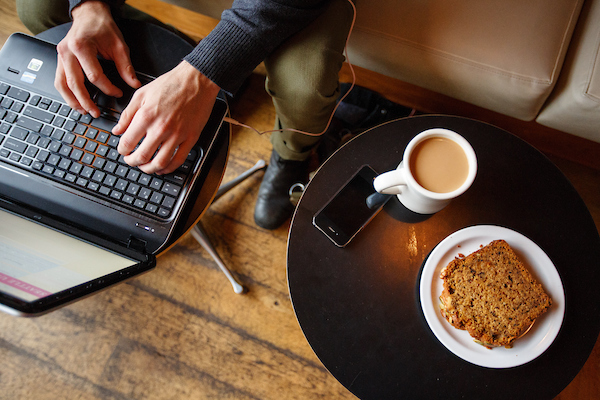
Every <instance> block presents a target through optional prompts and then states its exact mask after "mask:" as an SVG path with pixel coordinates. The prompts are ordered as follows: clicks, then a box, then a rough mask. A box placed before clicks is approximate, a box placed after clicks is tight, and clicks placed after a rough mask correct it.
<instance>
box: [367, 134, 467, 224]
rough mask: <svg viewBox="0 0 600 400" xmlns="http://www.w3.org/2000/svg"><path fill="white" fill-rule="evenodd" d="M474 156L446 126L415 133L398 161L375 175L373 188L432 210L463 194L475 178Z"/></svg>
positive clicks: (422, 209) (412, 206)
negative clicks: (383, 171) (391, 168)
mask: <svg viewBox="0 0 600 400" xmlns="http://www.w3.org/2000/svg"><path fill="white" fill-rule="evenodd" d="M476 174H477V157H476V156H475V151H474V150H473V147H471V145H470V144H469V142H467V140H466V139H465V138H463V137H462V136H460V135H459V134H458V133H456V132H453V131H451V130H448V129H442V128H434V129H429V130H426V131H424V132H421V133H419V134H418V135H417V136H415V137H414V138H413V139H412V140H411V141H410V142H409V143H408V145H407V146H406V149H405V150H404V155H403V158H402V162H401V163H400V165H398V168H396V169H395V170H393V171H388V172H385V173H383V174H381V175H379V176H377V177H376V178H375V181H374V182H373V185H374V186H375V190H377V191H378V192H379V193H384V194H395V195H397V197H398V200H400V202H401V203H402V204H403V205H404V206H405V207H406V208H408V209H409V210H411V211H413V212H416V213H419V214H434V213H436V212H438V211H440V210H441V209H443V208H444V207H446V205H448V203H450V201H451V200H452V199H454V198H456V197H458V196H460V195H461V194H463V193H464V192H465V191H466V190H467V189H468V188H469V187H470V186H471V184H472V183H473V181H474V180H475V175H476Z"/></svg>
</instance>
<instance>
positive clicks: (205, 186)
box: [37, 19, 231, 253]
mask: <svg viewBox="0 0 600 400" xmlns="http://www.w3.org/2000/svg"><path fill="white" fill-rule="evenodd" d="M117 24H118V26H119V29H120V30H121V32H122V34H123V38H124V39H125V42H126V43H127V45H128V46H129V49H130V57H131V62H132V63H133V66H134V69H135V70H136V71H139V72H143V73H146V74H148V75H150V76H155V77H156V76H160V75H162V74H164V73H166V72H168V71H170V70H171V69H173V68H174V67H176V66H177V64H179V63H180V62H181V60H182V59H183V57H185V56H186V55H187V54H189V53H190V52H191V51H192V49H193V48H194V46H193V44H192V42H191V39H189V40H186V39H185V38H183V37H181V36H178V35H176V34H175V33H173V32H171V31H169V30H167V29H165V28H163V27H160V26H158V25H154V24H151V23H148V22H143V21H136V20H126V19H119V20H118V21H117ZM70 27H71V23H68V24H63V25H59V26H56V27H54V28H51V29H48V30H46V31H44V32H42V33H40V34H39V35H37V37H39V38H41V39H44V40H47V41H49V42H51V43H55V44H58V42H60V41H61V40H62V39H63V38H64V37H65V35H66V34H67V32H68V31H69V29H70ZM221 96H223V94H221ZM230 139H231V129H230V125H229V124H223V125H222V127H221V130H220V131H219V134H218V136H217V138H216V139H215V142H214V143H213V147H212V148H211V151H210V152H209V154H207V160H206V163H205V165H206V166H210V168H203V170H202V172H201V173H200V176H199V177H198V179H197V183H196V185H195V186H194V188H193V193H192V195H191V196H190V198H191V199H194V201H193V202H190V203H189V204H187V205H186V207H185V209H184V211H183V215H184V217H185V218H181V222H180V223H179V224H178V225H177V226H175V228H174V231H173V235H172V237H171V239H170V244H169V246H168V247H167V248H165V250H163V253H164V252H165V251H167V250H168V249H169V248H170V247H172V246H173V245H174V244H175V243H176V242H177V241H178V240H179V239H181V237H182V236H183V235H184V234H185V233H187V232H188V231H189V230H190V229H191V228H192V227H193V226H194V225H195V224H196V223H198V221H199V220H200V218H201V216H202V215H203V213H204V212H205V211H206V209H207V208H208V206H210V203H211V202H212V199H213V198H214V196H215V194H216V192H217V189H218V188H219V185H220V183H221V180H222V178H223V174H224V173H225V167H226V165H227V158H228V155H229V143H230Z"/></svg>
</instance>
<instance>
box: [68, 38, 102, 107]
mask: <svg viewBox="0 0 600 400" xmlns="http://www.w3.org/2000/svg"><path fill="white" fill-rule="evenodd" d="M57 49H61V46H60V44H59V46H57ZM58 54H59V59H60V60H61V61H62V67H63V70H64V77H65V78H64V82H65V83H66V86H67V87H68V90H69V91H70V92H71V93H72V94H73V96H74V97H75V98H76V99H77V102H78V103H79V105H80V107H77V108H76V109H78V111H79V110H81V111H83V112H82V114H87V113H88V112H89V113H90V114H92V115H93V116H94V118H97V117H98V116H100V112H99V110H98V107H96V105H95V104H94V102H93V101H92V99H91V98H90V94H89V93H88V91H87V88H86V87H85V79H84V72H83V71H82V65H81V64H80V60H81V59H80V58H78V57H77V56H75V54H73V53H71V52H69V51H64V52H63V51H60V50H59V53H58ZM94 58H95V56H94Z"/></svg>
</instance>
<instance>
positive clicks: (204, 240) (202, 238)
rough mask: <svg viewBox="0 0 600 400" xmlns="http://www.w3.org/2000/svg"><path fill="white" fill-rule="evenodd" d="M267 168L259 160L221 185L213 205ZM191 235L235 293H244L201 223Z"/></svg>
mask: <svg viewBox="0 0 600 400" xmlns="http://www.w3.org/2000/svg"><path fill="white" fill-rule="evenodd" d="M266 166H267V163H266V162H265V161H264V160H258V162H257V163H256V164H254V166H253V167H251V168H250V169H248V170H247V171H245V172H243V173H241V174H240V175H238V176H237V177H236V178H234V179H232V180H231V181H229V182H227V183H225V184H223V185H221V186H220V187H219V190H218V191H217V194H216V195H215V198H214V200H213V203H214V202H215V201H217V199H218V198H219V197H221V196H223V195H224V194H225V193H227V192H228V191H230V190H231V189H233V188H234V187H236V186H237V185H239V184H240V183H242V182H243V181H244V180H246V179H247V178H249V177H250V176H252V175H253V174H254V173H256V172H258V171H260V170H262V169H264V168H266ZM190 233H191V234H192V237H193V238H194V239H196V241H197V242H198V243H200V245H201V246H202V247H203V248H204V250H206V251H207V252H208V254H210V255H211V257H212V258H213V260H215V262H216V263H217V265H218V266H219V268H221V271H223V273H224V274H225V276H226V277H227V279H228V280H229V282H230V283H231V286H233V291H234V292H235V293H238V294H240V293H244V287H243V286H242V285H241V284H240V283H239V282H238V281H237V280H236V279H235V278H234V277H233V275H231V272H230V271H229V269H228V268H227V266H226V265H225V263H224V262H223V260H222V259H221V257H220V256H219V253H217V250H216V249H215V247H214V246H213V245H212V243H211V242H210V239H209V237H208V235H207V234H206V231H205V230H204V228H203V227H202V225H201V223H200V222H199V223H198V224H196V226H194V227H193V228H192V230H191V231H190Z"/></svg>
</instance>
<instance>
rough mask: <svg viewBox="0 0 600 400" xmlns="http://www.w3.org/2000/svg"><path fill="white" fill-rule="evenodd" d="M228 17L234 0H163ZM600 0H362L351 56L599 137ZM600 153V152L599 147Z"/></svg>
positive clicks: (514, 113)
mask: <svg viewBox="0 0 600 400" xmlns="http://www.w3.org/2000/svg"><path fill="white" fill-rule="evenodd" d="M164 1H166V2H168V3H172V4H175V5H178V6H181V7H184V8H188V9H190V10H193V11H196V12H199V13H201V14H204V15H207V16H210V17H213V18H217V19H218V18H219V16H220V14H221V12H222V10H223V9H225V8H227V7H229V6H230V5H231V3H232V0H164ZM599 48H600V0H587V1H585V2H584V1H583V0H552V1H548V0H358V2H357V19H356V25H355V27H354V31H353V33H352V36H351V38H350V42H349V53H348V55H349V60H350V61H351V62H352V64H354V65H357V66H360V67H362V68H365V69H367V70H371V71H374V72H377V73H379V74H383V75H385V76H388V77H391V78H395V79H398V80H400V81H403V82H407V83H410V84H414V85H417V86H419V87H422V88H425V89H429V90H431V91H434V92H437V93H441V94H443V95H446V96H449V97H452V98H455V99H458V100H462V101H464V102H467V103H471V104H473V105H476V106H480V107H483V108H485V109H488V110H492V111H495V112H498V113H501V114H504V115H508V116H511V117H514V118H517V119H520V120H524V121H533V120H535V121H537V122H538V123H539V124H541V125H544V126H547V127H550V128H554V129H557V130H560V131H563V132H566V133H569V134H572V135H576V136H579V137H583V138H586V139H589V140H592V141H595V142H598V143H600V51H599ZM599 157H600V155H599Z"/></svg>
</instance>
